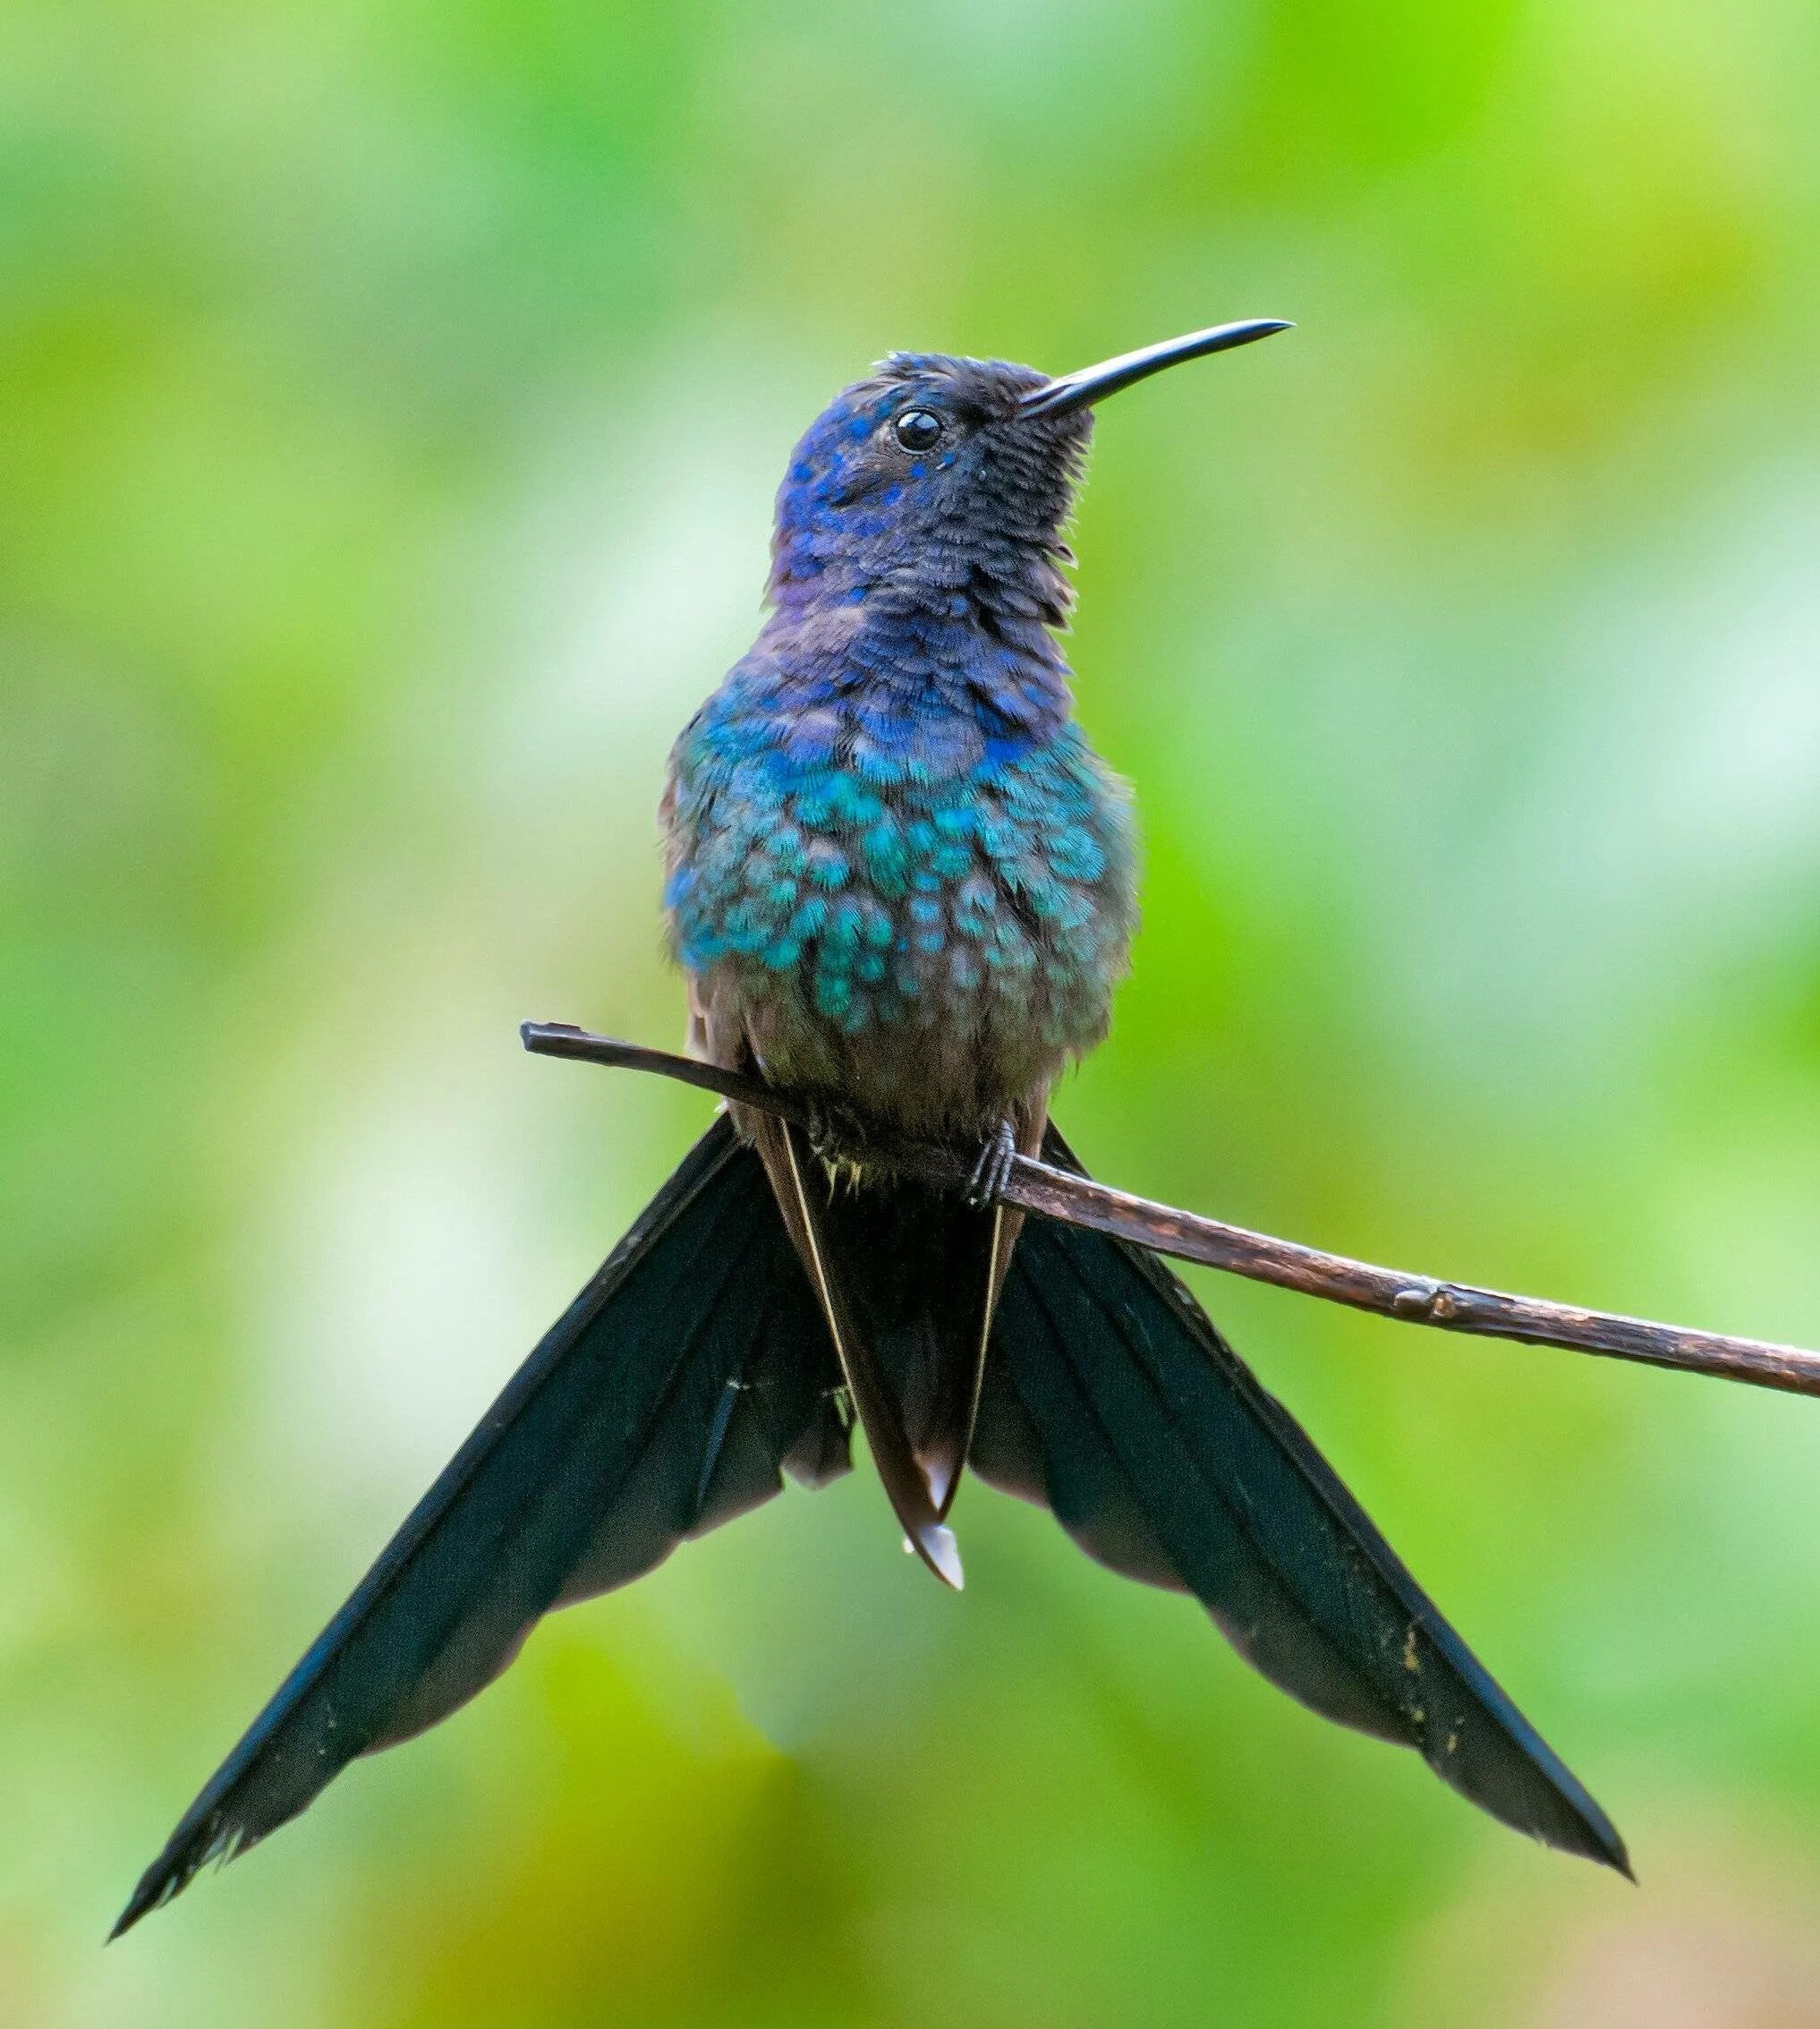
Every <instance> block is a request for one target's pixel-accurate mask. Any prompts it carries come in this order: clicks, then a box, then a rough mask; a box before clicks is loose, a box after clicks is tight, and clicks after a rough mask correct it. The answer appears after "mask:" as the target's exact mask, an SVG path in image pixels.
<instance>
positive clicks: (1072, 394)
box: [1018, 317, 1296, 416]
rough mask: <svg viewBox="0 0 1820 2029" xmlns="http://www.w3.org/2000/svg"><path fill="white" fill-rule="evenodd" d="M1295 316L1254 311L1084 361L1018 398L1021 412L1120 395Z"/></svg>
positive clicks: (1287, 325) (1061, 411)
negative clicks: (1183, 334) (1088, 363)
mask: <svg viewBox="0 0 1820 2029" xmlns="http://www.w3.org/2000/svg"><path fill="white" fill-rule="evenodd" d="M1295 328H1296V327H1295V325H1294V323H1293V321H1292V320H1290V319H1288V318H1286V317H1250V318H1244V319H1241V320H1239V321H1238V322H1237V323H1233V324H1215V325H1212V326H1211V327H1210V328H1208V329H1206V330H1204V331H1190V332H1188V333H1187V334H1186V337H1180V338H1165V339H1164V340H1163V342H1162V343H1161V345H1145V346H1144V347H1143V348H1142V349H1141V350H1140V351H1137V352H1135V353H1121V354H1118V357H1117V358H1116V359H1109V360H1102V361H1101V362H1100V363H1099V365H1097V366H1086V367H1082V368H1081V369H1080V370H1079V371H1076V372H1074V373H1064V374H1061V375H1059V376H1058V378H1057V379H1053V380H1046V381H1044V382H1043V384H1042V387H1040V388H1032V389H1031V391H1030V392H1029V394H1027V395H1026V396H1025V397H1024V399H1023V400H1022V402H1020V403H1019V404H1018V409H1019V412H1020V413H1022V414H1024V415H1026V416H1033V415H1066V414H1067V413H1068V411H1069V410H1070V409H1079V408H1086V407H1089V406H1091V405H1092V404H1093V403H1095V402H1101V401H1104V400H1105V398H1106V396H1108V395H1116V394H1118V391H1119V390H1120V389H1121V388H1130V387H1133V386H1135V384H1136V383H1137V382H1138V381H1140V380H1147V379H1149V378H1150V377H1151V375H1152V373H1161V371H1163V369H1164V368H1165V367H1169V366H1180V365H1181V364H1182V363H1183V362H1185V361H1187V360H1191V359H1205V358H1206V357H1207V356H1208V354H1211V353H1225V352H1230V351H1231V350H1232V349H1233V348H1234V347H1235V346H1237V345H1251V344H1252V343H1254V341H1255V340H1256V339H1259V338H1269V337H1274V336H1275V334H1276V333H1277V332H1279V331H1293V330H1294V329H1295Z"/></svg>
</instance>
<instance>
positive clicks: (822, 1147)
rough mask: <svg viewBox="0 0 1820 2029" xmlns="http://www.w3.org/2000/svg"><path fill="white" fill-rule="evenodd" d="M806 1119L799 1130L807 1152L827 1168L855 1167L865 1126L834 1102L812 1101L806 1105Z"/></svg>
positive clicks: (819, 1099) (845, 1107)
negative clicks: (802, 1132)
mask: <svg viewBox="0 0 1820 2029" xmlns="http://www.w3.org/2000/svg"><path fill="white" fill-rule="evenodd" d="M806 1107H807V1115H808V1117H807V1119H806V1120H805V1121H804V1123H803V1131H804V1135H805V1136H806V1137H807V1138H808V1142H809V1148H810V1152H811V1153H812V1155H815V1156H816V1157H817V1158H818V1160H820V1161H821V1162H823V1163H825V1164H827V1165H828V1166H829V1169H838V1168H840V1167H842V1166H843V1165H851V1164H857V1163H858V1162H859V1160H860V1154H861V1151H862V1150H863V1148H864V1147H865V1141H866V1130H865V1123H864V1122H863V1121H862V1120H861V1119H860V1117H859V1115H858V1114H857V1113H855V1112H854V1111H853V1110H852V1109H851V1108H850V1107H847V1106H843V1105H842V1104H840V1102H839V1101H838V1099H821V1098H812V1099H810V1100H809V1101H807V1102H806Z"/></svg>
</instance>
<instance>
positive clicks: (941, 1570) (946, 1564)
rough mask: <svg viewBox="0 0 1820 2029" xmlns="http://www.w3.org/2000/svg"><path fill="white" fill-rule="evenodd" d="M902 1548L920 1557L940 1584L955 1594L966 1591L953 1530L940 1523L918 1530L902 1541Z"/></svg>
mask: <svg viewBox="0 0 1820 2029" xmlns="http://www.w3.org/2000/svg"><path fill="white" fill-rule="evenodd" d="M904 1547H905V1548H906V1550H908V1551H911V1552H913V1553H914V1555H915V1556H919V1557H921V1558H922V1559H923V1563H924V1564H927V1565H928V1567H929V1569H930V1570H931V1572H933V1573H934V1574H935V1575H936V1577H938V1578H939V1579H940V1581H941V1582H942V1583H943V1584H944V1585H946V1586H948V1588H949V1589H950V1590H953V1591H956V1592H964V1591H965V1590H966V1582H967V1581H966V1573H965V1572H964V1571H963V1570H962V1569H961V1560H960V1546H959V1545H958V1544H957V1542H956V1541H955V1539H954V1530H952V1529H944V1528H943V1527H942V1526H941V1524H940V1522H934V1523H931V1525H930V1526H929V1527H927V1528H924V1529H919V1530H916V1532H915V1533H914V1535H911V1536H906V1537H905V1539H904Z"/></svg>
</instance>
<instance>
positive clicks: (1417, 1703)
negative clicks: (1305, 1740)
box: [971, 1129, 1629, 1873]
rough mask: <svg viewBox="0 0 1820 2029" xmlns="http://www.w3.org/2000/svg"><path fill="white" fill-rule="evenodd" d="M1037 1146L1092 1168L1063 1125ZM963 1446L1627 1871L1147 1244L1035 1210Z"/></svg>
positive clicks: (1438, 1755) (1571, 1791)
mask: <svg viewBox="0 0 1820 2029" xmlns="http://www.w3.org/2000/svg"><path fill="white" fill-rule="evenodd" d="M1043 1155H1044V1159H1045V1160H1046V1161H1048V1162H1050V1163H1053V1164H1056V1165H1057V1166H1058V1167H1061V1168H1067V1169H1073V1170H1078V1169H1079V1167H1080V1165H1079V1164H1077V1163H1076V1161H1075V1159H1074V1157H1073V1155H1071V1153H1070V1152H1069V1150H1068V1148H1067V1144H1066V1143H1065V1142H1063V1141H1062V1139H1061V1138H1060V1137H1059V1135H1058V1134H1056V1132H1055V1130H1053V1129H1051V1130H1050V1137H1049V1139H1048V1140H1047V1142H1046V1143H1045V1145H1044V1147H1043ZM971 1462H972V1464H973V1467H974V1471H976V1472H978V1473H979V1474H980V1476H981V1478H982V1479H986V1480H987V1481H989V1482H991V1484H993V1485H995V1486H998V1487H1000V1488H1004V1489H1006V1490H1007V1491H1009V1492H1012V1493H1016V1494H1019V1495H1022V1496H1024V1497H1025V1499H1028V1500H1033V1501H1036V1502H1038V1503H1040V1504H1042V1505H1047V1506H1048V1507H1050V1508H1051V1509H1052V1510H1053V1511H1054V1513H1055V1515H1056V1518H1057V1519H1058V1521H1059V1522H1061V1523H1062V1525H1063V1527H1064V1528H1065V1529H1067V1531H1068V1533H1069V1534H1070V1535H1071V1536H1073V1537H1074V1538H1075V1539H1076V1541H1077V1542H1078V1543H1079V1544H1080V1545H1081V1547H1083V1548H1084V1549H1085V1550H1086V1551H1088V1552H1089V1553H1090V1554H1091V1555H1092V1556H1095V1557H1097V1558H1099V1559H1100V1561H1101V1563H1103V1564H1109V1565H1110V1566H1111V1567H1112V1569H1113V1570H1115V1571H1118V1572H1122V1573H1125V1574H1126V1575H1127V1576H1128V1577H1133V1578H1139V1579H1143V1580H1144V1581H1148V1582H1149V1583H1152V1584H1155V1585H1166V1586H1170V1587H1173V1588H1175V1589H1177V1590H1181V1591H1185V1592H1189V1593H1192V1594H1193V1595H1194V1596H1195V1598H1197V1599H1199V1600H1200V1601H1201V1603H1202V1605H1203V1606H1204V1607H1206V1608H1207V1610H1208V1612H1209V1613H1210V1614H1211V1615H1212V1617H1213V1619H1214V1621H1215V1622H1216V1623H1217V1624H1219V1626H1220V1630H1221V1632H1222V1633H1224V1634H1225V1635H1226V1636H1227V1638H1228V1640H1229V1641H1231V1642H1232V1644H1233V1646H1234V1647H1235V1648H1237V1650H1238V1651H1239V1653H1240V1654H1241V1655H1243V1656H1244V1657H1245V1658H1246V1660H1247V1661H1249V1662H1250V1663H1252V1664H1253V1665H1254V1667H1256V1668H1257V1669H1258V1670H1260V1671H1262V1672H1263V1675H1265V1676H1267V1677H1269V1678H1270V1679H1271V1682H1272V1683H1274V1684H1279V1685H1280V1687H1281V1688H1282V1689H1283V1690H1285V1691H1287V1692H1289V1693H1290V1694H1291V1695H1292V1696H1294V1697H1296V1698H1298V1699H1300V1700H1301V1701H1302V1702H1303V1703H1305V1704H1306V1705H1309V1706H1311V1707H1312V1708H1313V1709H1314V1710H1315V1711H1317V1712H1319V1713H1322V1714H1323V1715H1324V1716H1325V1717H1326V1718H1331V1719H1337V1720H1339V1722H1340V1723H1341V1724H1342V1725H1344V1726H1355V1727H1357V1728H1358V1729H1359V1730H1360V1731H1361V1732H1365V1733H1370V1734H1375V1735H1379V1736H1380V1737H1381V1738H1382V1739H1385V1740H1393V1741H1399V1742H1401V1743H1403V1744H1405V1745H1406V1746H1410V1747H1414V1748H1415V1749H1416V1751H1417V1752H1419V1753H1420V1754H1421V1755H1422V1757H1423V1759H1424V1760H1425V1761H1426V1762H1427V1763H1428V1765H1429V1767H1430V1768H1432V1769H1433V1770H1434V1771H1435V1773H1436V1774H1437V1775H1439V1776H1440V1777H1441V1778H1442V1780H1443V1781H1444V1782H1447V1783H1450V1784H1451V1785H1452V1786H1453V1787H1454V1788H1455V1789H1457V1790H1459V1792H1460V1793H1461V1795H1464V1796H1467V1797H1469V1798H1470V1799H1471V1800H1472V1802H1474V1803H1477V1804H1479V1805H1480V1806H1482V1807H1483V1808H1484V1810H1486V1811H1488V1812H1491V1813H1492V1815H1493V1817H1495V1818H1499V1819H1501V1820H1503V1821H1504V1823H1506V1824H1508V1825H1512V1826H1515V1827H1516V1828H1517V1829H1518V1830H1519V1831H1524V1832H1527V1833H1529V1834H1531V1835H1532V1836H1533V1837H1536V1838H1539V1839H1541V1840H1543V1841H1544V1842H1545V1843H1546V1844H1548V1845H1550V1846H1560V1847H1561V1848H1563V1849H1565V1850H1566V1851H1568V1852H1570V1853H1578V1854H1585V1855H1586V1858H1588V1859H1591V1860H1598V1861H1603V1863H1606V1864H1607V1865H1609V1866H1612V1867H1616V1868H1619V1869H1620V1870H1621V1871H1623V1872H1625V1873H1629V1863H1628V1861H1627V1859H1626V1857H1625V1853H1624V1845H1623V1841H1622V1840H1621V1839H1620V1837H1619V1836H1618V1833H1617V1831H1616V1830H1615V1829H1613V1827H1612V1823H1611V1821H1610V1820H1608V1819H1607V1818H1606V1816H1605V1814H1604V1812H1603V1811H1601V1810H1600V1808H1599V1806H1598V1805H1597V1804H1596V1803H1595V1802H1594V1801H1593V1799H1592V1798H1591V1797H1590V1796H1589V1795H1587V1794H1586V1790H1585V1789H1583V1788H1582V1787H1581V1786H1580V1784H1579V1783H1578V1781H1577V1780H1576V1779H1575V1778H1574V1777H1573V1775H1572V1774H1571V1773H1570V1772H1569V1769H1567V1768H1566V1767H1565V1766H1564V1765H1563V1763H1562V1762H1561V1760H1560V1759H1559V1758H1558V1757H1557V1756H1556V1755H1555V1754H1554V1752H1552V1749H1550V1748H1549V1746H1548V1745H1547V1743H1545V1742H1544V1740H1543V1739H1542V1738H1541V1736H1540V1735H1538V1734H1537V1733H1536V1731H1535V1728H1534V1727H1533V1726H1531V1725H1530V1724H1529V1722H1528V1721H1527V1719H1526V1718H1524V1717H1523V1715H1522V1714H1521V1713H1520V1712H1519V1711H1518V1709H1517V1708H1516V1707H1515V1706H1514V1705H1513V1704H1512V1703H1511V1702H1510V1699H1509V1698H1508V1697H1506V1696H1505V1694H1504V1692H1502V1691H1501V1690H1500V1689H1499V1687H1498V1685H1497V1684H1495V1683H1493V1680H1492V1678H1491V1676H1490V1675H1489V1674H1488V1673H1487V1672H1486V1670H1485V1669H1484V1666H1483V1665H1482V1664H1481V1663H1480V1662H1479V1661H1478V1660H1477V1658H1476V1657H1475V1656H1474V1655H1473V1654H1472V1653H1471V1651H1470V1650H1468V1649H1467V1646H1466V1644H1465V1642H1464V1641H1461V1640H1460V1638H1459V1635H1458V1634H1456V1633H1454V1631H1453V1629H1452V1628H1451V1627H1450V1626H1449V1625H1448V1624H1447V1622H1446V1621H1445V1620H1443V1619H1442V1616H1441V1614H1440V1612H1439V1611H1438V1610H1437V1609H1436V1607H1435V1606H1434V1605H1433V1601H1432V1600H1430V1599H1429V1598H1428V1597H1427V1596H1426V1594H1425V1593H1424V1592H1423V1590H1421V1588H1420V1587H1419V1586H1418V1585H1417V1584H1416V1581H1415V1580H1414V1579H1413V1578H1412V1577H1411V1576H1410V1575H1409V1573H1408V1571H1407V1570H1406V1569H1405V1568H1404V1566H1403V1564H1401V1563H1400V1561H1399V1559H1398V1557H1397V1556H1396V1553H1395V1552H1394V1551H1393V1550H1392V1549H1391V1547H1390V1545H1389V1544H1388V1543H1386V1542H1385V1541H1384V1539H1383V1538H1382V1536H1381V1535H1379V1533H1378V1531H1377V1530H1375V1529H1374V1527H1373V1526H1372V1523H1371V1522H1370V1521H1369V1519H1368V1518H1367V1517H1366V1515H1365V1512H1364V1510H1363V1509H1362V1508H1361V1507H1360V1506H1359V1505H1358V1503H1357V1502H1356V1501H1355V1500H1354V1499H1353V1497H1352V1496H1351V1495H1350V1494H1348V1492H1347V1490H1346V1488H1344V1487H1343V1486H1341V1485H1340V1483H1339V1479H1337V1478H1336V1477H1335V1476H1334V1473H1333V1471H1332V1470H1331V1467H1330V1466H1329V1465H1328V1464H1327V1462H1326V1461H1325V1460H1324V1459H1323V1458H1322V1456H1321V1454H1319V1453H1318V1452H1317V1451H1316V1450H1315V1449H1314V1445H1312V1444H1311V1443H1310V1442H1309V1440H1308V1438H1307V1436H1305V1434H1304V1432H1303V1431H1302V1429H1301V1428H1299V1427H1298V1426H1297V1423H1296V1422H1295V1420H1294V1419H1292V1418H1291V1417H1290V1416H1289V1414H1288V1411H1286V1410H1285V1409H1284V1408H1283V1407H1282V1405H1281V1404H1280V1402H1277V1401H1276V1400H1275V1399H1274V1398H1273V1397H1272V1396H1271V1395H1270V1394H1266V1393H1265V1391H1264V1390H1263V1388H1262V1387H1261V1386H1259V1385H1258V1383H1257V1381H1256V1379H1255V1378H1254V1376H1253V1375H1252V1373H1251V1372H1250V1370H1249V1369H1248V1368H1246V1366H1245V1365H1244V1363H1243V1362H1242V1361H1241V1360H1239V1359H1238V1357H1237V1354H1235V1353H1234V1352H1233V1351H1232V1349H1231V1348H1230V1347H1229V1345H1228V1344H1227V1343H1226V1342H1225V1340H1224V1339H1222V1338H1221V1337H1220V1334H1219V1333H1218V1332H1217V1331H1215V1329H1214V1328H1213V1326H1212V1324H1211V1323H1210V1322H1209V1321H1208V1319H1207V1317H1206V1315H1205V1313H1204V1312H1203V1310H1202V1309H1201V1308H1200V1306H1199V1305H1198V1304H1197V1303H1196V1302H1195V1300H1194V1298H1193V1297H1192V1296H1190V1295H1189V1293H1188V1292H1187V1290H1186V1288H1184V1286H1183V1285H1182V1283H1180V1282H1179V1281H1178V1279H1177V1278H1176V1277H1175V1276H1174V1275H1171V1274H1170V1273H1169V1270H1168V1269H1167V1268H1165V1267H1164V1266H1163V1265H1162V1264H1161V1262H1160V1261H1158V1260H1157V1259H1156V1258H1155V1257H1153V1256H1152V1255H1150V1254H1148V1253H1146V1252H1145V1251H1144V1250H1143V1249H1139V1248H1135V1247H1131V1246H1128V1245H1127V1244H1126V1243H1125V1242H1123V1241H1120V1240H1113V1239H1110V1238H1108V1237H1106V1236H1105V1235H1102V1234H1100V1233H1093V1232H1084V1231H1082V1230H1080V1229H1078V1228H1075V1227H1067V1226H1060V1225H1054V1224H1050V1223H1046V1222H1044V1221H1042V1220H1039V1219H1032V1220H1030V1221H1028V1222H1027V1223H1026V1224H1025V1229H1024V1233H1023V1236H1022V1238H1021V1239H1020V1240H1019V1241H1018V1244H1017V1251H1016V1255H1015V1257H1013V1262H1012V1266H1011V1272H1010V1275H1009V1277H1008V1281H1007V1284H1006V1288H1005V1292H1004V1294H1003V1296H1002V1298H1001V1299H1000V1301H999V1310H998V1315H997V1317H996V1320H995V1322H994V1326H993V1331H992V1337H991V1347H990V1350H989V1351H988V1355H987V1360H986V1368H985V1376H984V1380H983V1385H982V1393H981V1400H980V1407H979V1415H978V1419H977V1422H976V1425H975V1428H974V1445H973V1452H972V1458H971Z"/></svg>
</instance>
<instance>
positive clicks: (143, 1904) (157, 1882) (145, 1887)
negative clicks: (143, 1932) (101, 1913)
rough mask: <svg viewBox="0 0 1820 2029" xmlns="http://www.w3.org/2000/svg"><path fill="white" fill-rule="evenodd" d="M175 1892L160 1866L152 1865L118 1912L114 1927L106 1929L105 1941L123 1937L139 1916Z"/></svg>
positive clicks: (110, 1942)
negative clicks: (124, 1905) (109, 1929)
mask: <svg viewBox="0 0 1820 2029" xmlns="http://www.w3.org/2000/svg"><path fill="white" fill-rule="evenodd" d="M176 1893H177V1888H176V1885H175V1884H174V1882H173V1881H172V1880H171V1879H170V1877H169V1876H168V1875H167V1874H166V1872H165V1871H164V1869H163V1868H162V1867H154V1868H152V1869H151V1870H150V1871H149V1872H148V1873H147V1874H145V1875H144V1876H143V1877H142V1878H141V1879H140V1884H139V1886H138V1887H137V1888H134V1890H133V1891H132V1897H131V1899H130V1900H129V1901H128V1903H127V1905H126V1907H125V1908H124V1909H123V1910H122V1911H121V1912H120V1914H119V1917H118V1918H117V1919H116V1921H115V1925H114V1928H113V1929H112V1930H111V1931H108V1933H107V1938H106V1942H107V1943H108V1944H110V1945H111V1944H112V1943H113V1942H114V1941H115V1939H116V1938H123V1937H124V1936H125V1935H126V1933H127V1932H128V1931H130V1930H132V1927H133V1925H134V1924H135V1923H137V1922H139V1921H140V1918H141V1917H145V1916H149V1915H150V1914H151V1913H152V1911H153V1910H155V1909H157V1908H159V1907H160V1906H162V1905H164V1904H165V1903H166V1902H168V1901H169V1900H170V1899H171V1897H173V1896H174V1895H175V1894H176Z"/></svg>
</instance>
